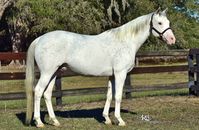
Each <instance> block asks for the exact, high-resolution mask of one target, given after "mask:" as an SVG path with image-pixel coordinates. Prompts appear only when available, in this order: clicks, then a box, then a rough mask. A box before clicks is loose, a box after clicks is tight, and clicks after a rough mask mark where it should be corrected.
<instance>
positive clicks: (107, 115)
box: [103, 76, 114, 124]
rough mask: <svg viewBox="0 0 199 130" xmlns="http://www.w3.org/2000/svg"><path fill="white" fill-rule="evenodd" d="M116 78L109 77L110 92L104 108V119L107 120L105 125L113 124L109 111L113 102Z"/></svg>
mask: <svg viewBox="0 0 199 130" xmlns="http://www.w3.org/2000/svg"><path fill="white" fill-rule="evenodd" d="M113 82H114V76H111V77H109V81H108V91H107V95H106V103H105V106H104V111H103V117H104V118H105V124H112V123H111V120H110V118H109V109H110V105H111V101H112V97H113V96H112V87H113V85H114V83H113Z"/></svg>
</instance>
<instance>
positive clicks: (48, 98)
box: [44, 76, 60, 126]
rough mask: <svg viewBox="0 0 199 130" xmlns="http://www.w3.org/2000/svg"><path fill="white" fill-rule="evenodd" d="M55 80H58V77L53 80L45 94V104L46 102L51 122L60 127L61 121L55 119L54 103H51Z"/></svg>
mask: <svg viewBox="0 0 199 130" xmlns="http://www.w3.org/2000/svg"><path fill="white" fill-rule="evenodd" d="M55 79H56V76H55V77H54V78H53V79H52V80H51V82H50V84H49V85H48V87H47V89H46V91H45V92H44V98H45V102H46V106H47V109H48V114H49V117H50V120H52V121H53V125H54V126H60V123H59V121H58V120H57V119H56V117H55V113H54V110H53V106H52V101H51V97H52V91H53V86H54V84H55Z"/></svg>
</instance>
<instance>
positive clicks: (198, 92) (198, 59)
mask: <svg viewBox="0 0 199 130" xmlns="http://www.w3.org/2000/svg"><path fill="white" fill-rule="evenodd" d="M196 66H197V72H196V86H197V90H196V95H197V96H199V54H196Z"/></svg>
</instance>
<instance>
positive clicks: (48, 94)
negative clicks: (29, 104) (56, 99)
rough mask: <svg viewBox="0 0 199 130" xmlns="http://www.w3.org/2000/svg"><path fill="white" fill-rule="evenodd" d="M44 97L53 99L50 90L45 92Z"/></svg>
mask: <svg viewBox="0 0 199 130" xmlns="http://www.w3.org/2000/svg"><path fill="white" fill-rule="evenodd" d="M44 99H45V100H51V93H49V92H48V91H46V92H44Z"/></svg>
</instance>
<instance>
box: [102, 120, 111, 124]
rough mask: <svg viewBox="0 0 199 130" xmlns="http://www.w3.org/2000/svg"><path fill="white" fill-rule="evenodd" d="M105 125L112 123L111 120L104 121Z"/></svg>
mask: <svg viewBox="0 0 199 130" xmlns="http://www.w3.org/2000/svg"><path fill="white" fill-rule="evenodd" d="M104 123H105V124H106V125H112V122H111V121H110V120H109V121H105V122H104Z"/></svg>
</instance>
